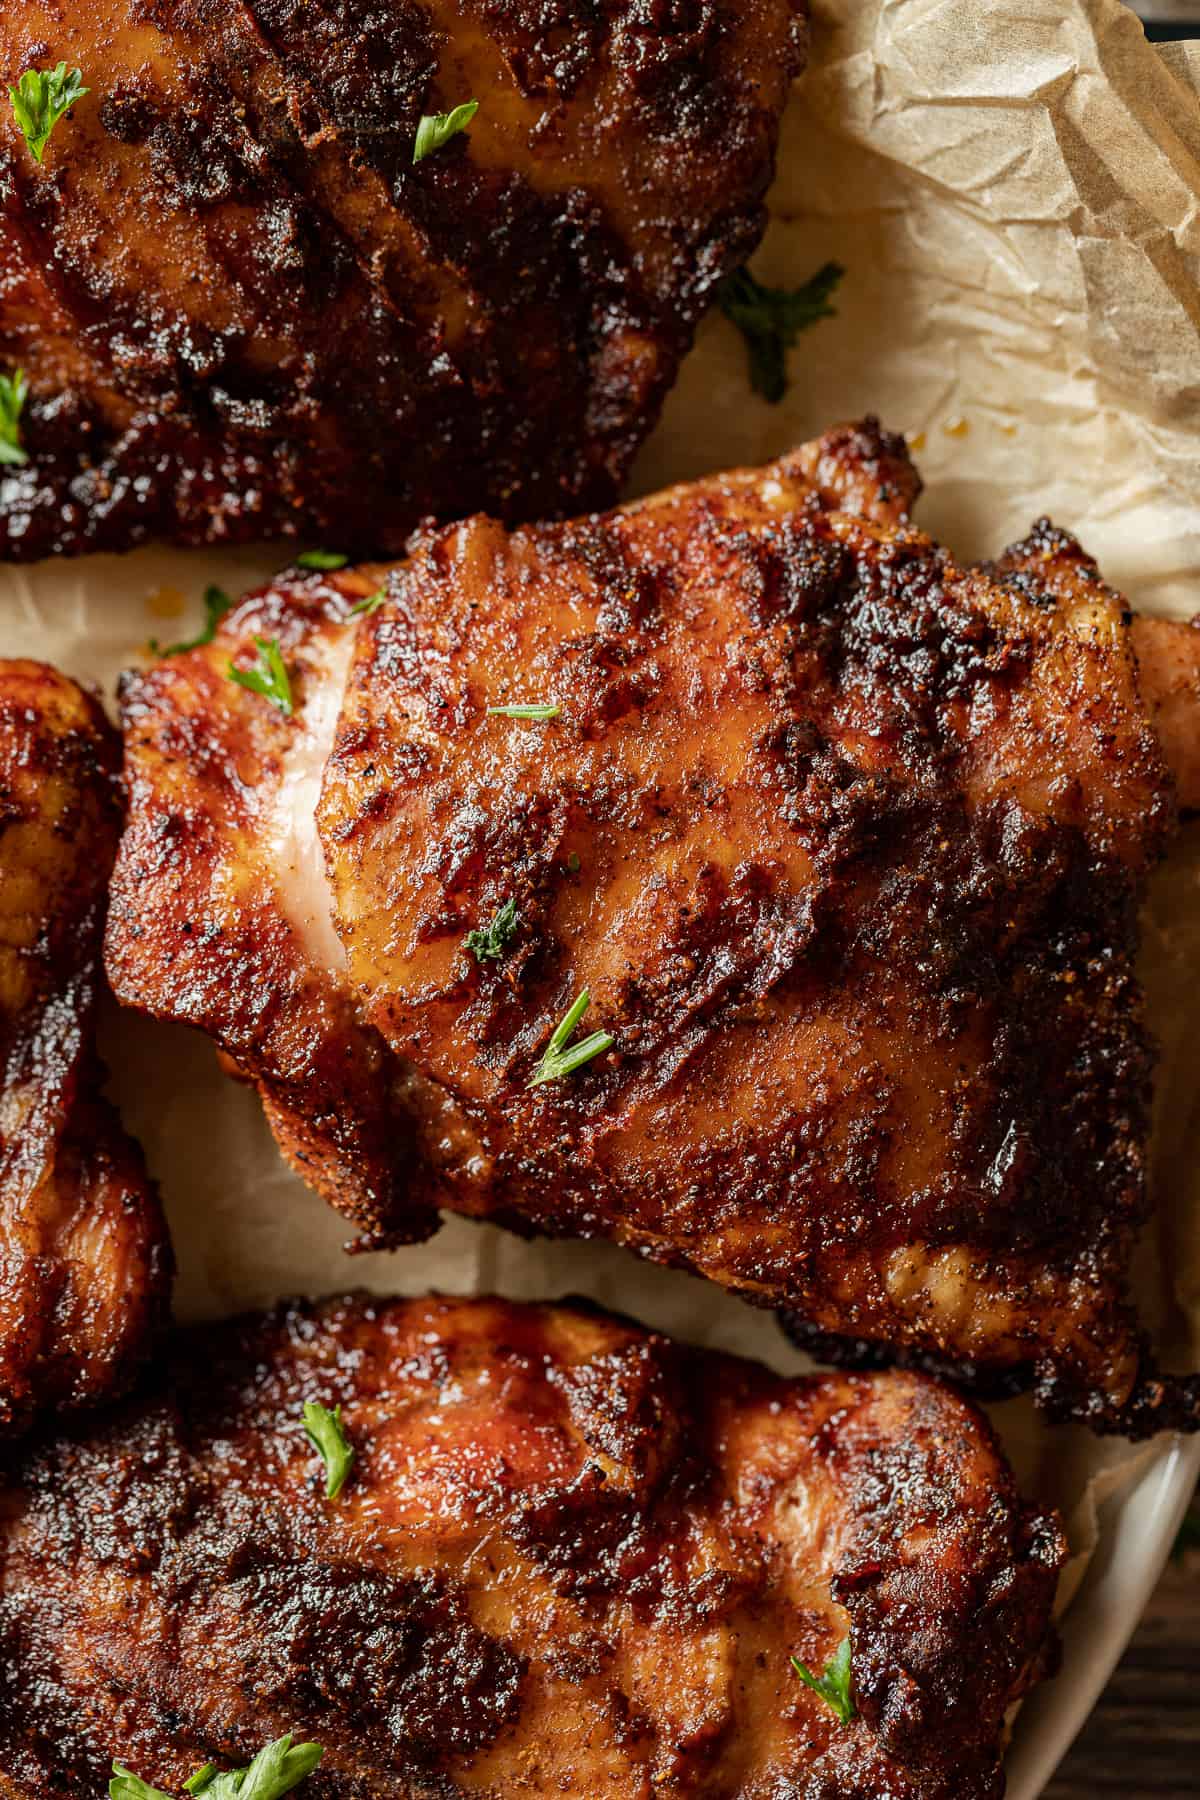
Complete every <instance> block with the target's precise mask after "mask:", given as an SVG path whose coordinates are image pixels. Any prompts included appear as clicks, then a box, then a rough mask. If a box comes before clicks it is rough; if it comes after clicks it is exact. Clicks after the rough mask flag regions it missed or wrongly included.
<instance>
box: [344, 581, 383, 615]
mask: <svg viewBox="0 0 1200 1800" xmlns="http://www.w3.org/2000/svg"><path fill="white" fill-rule="evenodd" d="M386 599H387V589H386V588H385V587H377V588H376V589H375V592H374V593H373V594H368V595H367V597H366V599H365V600H360V601H359V602H358V605H357V606H352V607H351V608H350V611H349V614H348V615H347V616H348V617H349V618H351V619H369V618H370V616H371V614H372V613H377V612H378V611H379V609H380V607H381V606H382V605H383V603H384V601H385V600H386Z"/></svg>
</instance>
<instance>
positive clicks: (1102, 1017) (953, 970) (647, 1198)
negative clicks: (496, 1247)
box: [108, 424, 1200, 1431]
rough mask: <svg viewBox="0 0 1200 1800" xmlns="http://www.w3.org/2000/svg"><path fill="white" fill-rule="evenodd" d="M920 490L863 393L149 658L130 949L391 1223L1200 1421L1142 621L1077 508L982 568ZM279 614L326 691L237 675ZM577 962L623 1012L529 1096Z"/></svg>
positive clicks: (299, 1143) (284, 1134)
mask: <svg viewBox="0 0 1200 1800" xmlns="http://www.w3.org/2000/svg"><path fill="white" fill-rule="evenodd" d="M917 487H918V482H917V477H916V474H915V471H914V470H913V468H912V465H911V463H910V462H909V461H908V458H907V455H906V453H905V451H904V447H903V445H902V444H901V443H900V442H899V441H898V440H895V439H891V438H888V437H887V436H886V435H884V434H881V433H880V431H879V429H878V427H877V426H874V425H871V424H869V425H867V426H865V427H848V428H845V429H842V430H840V431H837V432H833V433H831V434H829V436H827V437H826V438H824V439H821V440H819V441H817V442H816V443H814V444H810V445H808V446H805V447H803V448H802V449H800V450H798V451H796V452H795V453H794V454H793V455H791V456H789V457H785V458H784V459H783V460H782V461H781V462H779V463H777V464H774V465H771V466H770V467H768V468H766V469H762V470H755V471H747V472H743V473H740V474H733V475H728V476H720V477H716V478H713V479H711V480H708V481H704V482H700V483H697V484H695V485H693V486H688V487H682V488H678V489H675V490H673V491H670V492H668V493H666V494H664V495H660V496H658V497H656V498H655V499H653V500H650V501H646V502H642V503H639V504H637V505H635V506H632V507H630V508H628V509H625V510H623V511H621V512H617V513H613V514H609V515H604V516H599V517H591V518H586V519H583V520H581V521H577V522H574V523H572V524H568V525H562V526H548V527H537V528H534V529H530V530H525V531H518V532H514V533H511V534H510V533H508V532H506V531H505V530H504V528H503V527H502V526H500V525H498V524H496V523H494V522H492V521H490V520H488V519H483V518H477V519H472V520H469V521H467V522H466V523H464V524H461V525H458V526H455V527H453V528H451V529H449V530H445V531H441V532H431V533H428V534H426V535H425V536H424V537H422V538H421V539H420V540H419V541H418V542H417V543H416V544H415V545H414V548H413V551H412V555H411V557H410V559H409V560H408V561H407V562H406V563H404V564H401V565H399V566H397V567H396V568H394V569H393V570H392V571H391V572H390V574H389V575H388V576H387V595H386V602H385V603H384V604H382V605H380V606H378V607H374V606H373V605H372V606H368V607H366V608H362V609H361V610H360V611H359V613H358V614H357V615H356V616H352V615H351V607H352V604H355V603H358V604H360V607H361V599H362V596H364V595H369V594H370V592H371V591H372V590H373V589H374V588H375V586H376V584H377V583H379V582H380V581H382V580H383V579H384V573H383V572H382V571H380V570H378V569H371V570H366V571H361V572H359V573H358V574H355V575H346V576H341V577H334V578H333V579H332V580H328V581H323V580H320V579H313V580H309V581H302V580H299V579H296V578H292V577H285V578H284V579H283V580H281V581H280V582H278V583H277V584H276V585H275V586H273V587H271V588H269V589H267V590H265V591H263V592H261V593H259V594H255V595H251V596H249V597H248V598H247V599H246V600H245V601H244V602H243V603H242V605H241V606H240V607H239V608H238V609H237V610H236V611H235V612H234V613H233V614H231V615H230V617H229V619H228V621H227V622H226V625H225V627H224V629H223V631H222V633H221V635H220V636H219V637H218V639H217V642H216V643H215V644H214V645H213V646H212V647H211V648H210V649H207V650H204V651H198V652H196V653H195V654H194V655H192V656H188V657H180V658H177V659H175V660H173V661H171V662H168V663H165V664H162V665H160V666H159V667H157V668H155V669H153V670H152V671H150V672H149V673H148V674H145V675H142V676H138V677H136V678H132V679H131V680H130V681H129V683H128V686H127V690H126V694H125V722H126V744H127V770H128V779H129V782H130V793H131V812H130V820H129V827H128V830H127V833H126V836H125V839H124V842H123V845H122V849H121V853H120V857H119V860H118V866H117V872H116V877H115V889H114V901H113V909H112V916H111V924H110V930H109V939H108V960H109V968H110V974H111V977H112V980H113V982H114V985H115V987H116V989H117V991H118V993H119V994H120V995H121V997H122V998H123V999H124V1000H125V1001H126V1002H128V1003H130V1004H132V1005H136V1006H142V1007H145V1008H148V1009H149V1010H151V1011H154V1012H157V1013H161V1014H164V1015H166V1016H169V1017H172V1018H179V1019H184V1020H186V1021H188V1022H190V1023H192V1024H195V1025H198V1026H200V1027H201V1028H203V1029H205V1030H207V1031H209V1032H210V1033H212V1035H213V1036H214V1037H215V1038H216V1039H217V1041H218V1043H219V1044H220V1046H221V1048H222V1049H223V1050H224V1051H225V1052H226V1053H227V1054H229V1055H230V1056H232V1057H233V1058H234V1059H235V1061H236V1062H237V1063H238V1064H239V1065H240V1066H241V1068H242V1069H243V1070H244V1071H245V1073H246V1074H247V1075H248V1076H249V1077H250V1078H251V1079H252V1080H255V1081H256V1082H257V1083H258V1084H259V1086H260V1089H261V1091H262V1094H263V1097H264V1101H265V1103H266V1105H267V1109H268V1113H269V1115H270V1117H271V1121H272V1124H273V1126H274V1128H275V1130H276V1133H277V1135H278V1137H279V1139H280V1142H281V1144H282V1145H283V1147H284V1149H285V1151H286V1152H287V1154H288V1155H289V1156H290V1157H291V1159H292V1160H293V1162H294V1163H295V1164H296V1166H297V1167H299V1168H300V1169H301V1170H302V1172H303V1173H304V1174H305V1175H306V1176H307V1177H308V1179H309V1180H310V1181H311V1182H312V1183H313V1184H314V1185H315V1186H316V1187H318V1188H319V1189H320V1190H321V1191H322V1192H324V1193H325V1194H327V1196H328V1197H329V1198H330V1199H331V1200H332V1201H333V1202H334V1203H335V1204H336V1205H338V1206H340V1207H341V1208H342V1209H343V1210H344V1211H345V1212H346V1213H347V1214H349V1215H350V1216H351V1217H352V1218H354V1219H356V1220H357V1221H359V1222H360V1223H361V1224H362V1225H363V1226H364V1227H366V1229H367V1230H368V1232H370V1233H372V1234H374V1235H375V1236H376V1237H384V1238H387V1237H391V1238H392V1239H393V1240H394V1241H395V1240H399V1239H401V1238H404V1237H418V1236H422V1235H425V1234H427V1233H428V1232H429V1231H431V1230H432V1229H433V1227H434V1224H435V1219H436V1209H437V1208H438V1207H451V1208H453V1209H455V1210H457V1211H460V1212H464V1213H467V1214H471V1215H473V1216H476V1217H479V1218H489V1219H494V1220H498V1221H500V1222H502V1223H504V1224H506V1225H509V1226H511V1227H512V1228H514V1229H516V1230H518V1231H525V1232H546V1233H554V1234H563V1235H570V1236H577V1237H584V1238H587V1237H602V1236H603V1237H612V1238H615V1239H616V1240H617V1241H618V1242H621V1243H623V1244H626V1245H628V1246H629V1247H631V1248H634V1249H636V1250H638V1251H640V1252H641V1253H642V1254H643V1255H645V1256H648V1257H652V1258H654V1259H656V1260H658V1261H662V1262H665V1263H672V1264H678V1265H682V1266H685V1267H688V1268H691V1269H693V1270H696V1271H699V1272H700V1273H702V1274H705V1275H707V1276H709V1277H710V1278H712V1279H714V1280H716V1281H719V1282H721V1283H723V1284H724V1285H726V1286H728V1287H730V1288H733V1289H735V1290H736V1291H738V1292H739V1293H742V1294H744V1295H746V1296H747V1297H749V1298H751V1299H754V1300H757V1301H759V1302H760V1303H763V1304H767V1305H775V1306H781V1307H787V1308H790V1309H792V1310H793V1311H794V1312H795V1313H796V1314H798V1315H799V1316H800V1318H801V1319H802V1320H803V1321H804V1322H805V1328H806V1329H807V1330H808V1331H809V1332H810V1333H818V1334H822V1335H823V1336H824V1337H825V1338H826V1339H828V1338H829V1336H830V1335H831V1334H832V1336H834V1337H836V1338H838V1339H843V1340H866V1341H869V1342H874V1343H881V1344H883V1345H886V1346H887V1347H888V1350H889V1353H897V1352H899V1353H904V1352H909V1353H913V1354H916V1355H919V1356H922V1357H930V1356H933V1357H937V1358H940V1359H941V1360H942V1361H943V1362H945V1363H949V1364H952V1365H954V1366H955V1367H956V1368H958V1369H959V1370H962V1371H966V1372H970V1373H972V1374H973V1375H975V1376H976V1377H978V1378H980V1379H988V1380H991V1381H993V1382H1002V1383H1005V1384H1008V1385H1013V1384H1016V1385H1020V1384H1022V1383H1025V1384H1028V1383H1030V1382H1033V1383H1036V1385H1037V1387H1038V1389H1039V1391H1040V1394H1041V1398H1042V1400H1043V1402H1044V1404H1046V1405H1047V1406H1049V1407H1051V1408H1053V1409H1055V1410H1056V1411H1058V1412H1060V1413H1067V1414H1070V1415H1072V1416H1080V1417H1086V1418H1088V1419H1090V1420H1091V1421H1092V1422H1093V1423H1096V1424H1098V1425H1102V1426H1107V1427H1110V1428H1116V1427H1118V1426H1119V1427H1121V1428H1125V1429H1131V1430H1138V1431H1145V1430H1151V1429H1154V1428H1156V1427H1157V1426H1159V1425H1165V1424H1167V1423H1176V1422H1179V1423H1195V1421H1196V1414H1197V1406H1198V1396H1197V1391H1196V1384H1195V1383H1192V1384H1191V1385H1190V1386H1189V1385H1187V1384H1185V1385H1183V1386H1182V1387H1181V1386H1179V1385H1169V1384H1168V1385H1162V1384H1159V1383H1158V1381H1157V1379H1156V1378H1153V1377H1152V1375H1151V1374H1150V1371H1149V1366H1148V1364H1147V1362H1146V1360H1145V1353H1144V1347H1143V1345H1142V1342H1141V1338H1140V1335H1139V1332H1138V1329H1137V1323H1136V1319H1135V1317H1134V1315H1133V1312H1132V1309H1131V1307H1130V1304H1129V1302H1128V1299H1127V1296H1126V1283H1125V1278H1126V1270H1127V1266H1128V1262H1129V1257H1130V1254H1131V1249H1132V1244H1133V1239H1134V1235H1135V1233H1136V1230H1137V1228H1138V1226H1139V1224H1140V1222H1141V1220H1142V1218H1143V1216H1144V1212H1145V1206H1146V1199H1145V1190H1144V1180H1143V1150H1144V1140H1145V1133H1146V1107H1147V1097H1148V1082H1149V1073H1150V1055H1149V1047H1148V1043H1147V1039H1146V1035H1145V1032H1144V1029H1143V1025H1142V1020H1141V1001H1140V996H1139V992H1138V989H1137V985H1136V982H1135V980H1134V976H1133V968H1132V955H1133V950H1134V947H1135V941H1136V912H1137V904H1138V901H1139V898H1140V896H1141V893H1142V891H1143V887H1144V883H1145V879H1146V875H1147V873H1148V871H1149V869H1150V868H1151V866H1152V865H1153V863H1154V862H1155V861H1156V859H1157V858H1158V856H1159V854H1160V852H1161V850H1162V848H1163V846H1164V844H1165V842H1166V840H1167V837H1168V834H1169V831H1170V829H1171V825H1172V821H1173V817H1174V811H1175V795H1174V792H1173V787H1172V779H1171V775H1170V772H1169V770H1168V767H1167V764H1166V762H1165V760H1164V754H1163V747H1162V745H1161V744H1160V742H1159V739H1158V737H1157V735H1156V733H1155V731H1154V730H1153V729H1152V726H1151V712H1152V707H1151V704H1150V701H1149V700H1148V699H1147V698H1146V696H1144V695H1143V693H1142V691H1141V689H1140V687H1139V672H1138V666H1137V662H1136V659H1135V656H1134V652H1133V649H1132V646H1131V638H1130V626H1129V615H1128V613H1127V612H1126V610H1125V609H1124V607H1123V603H1122V602H1121V600H1120V598H1119V597H1118V596H1117V595H1115V594H1113V593H1112V592H1111V590H1109V589H1107V588H1106V587H1105V586H1104V585H1103V583H1102V582H1101V581H1100V579H1099V576H1098V575H1097V573H1096V570H1095V567H1094V565H1093V564H1092V563H1090V562H1089V560H1088V559H1087V558H1086V557H1085V556H1084V555H1083V553H1082V552H1081V551H1080V550H1079V547H1078V546H1077V545H1076V544H1075V543H1074V542H1073V540H1071V539H1069V538H1067V537H1065V536H1064V535H1062V534H1060V533H1056V532H1055V531H1054V530H1053V529H1052V528H1051V527H1049V526H1042V527H1039V528H1038V530H1037V531H1036V532H1035V534H1034V535H1033V537H1031V538H1030V540H1029V541H1028V542H1027V543H1026V544H1024V545H1021V546H1018V547H1017V548H1016V549H1015V550H1014V551H1012V552H1011V553H1010V554H1009V556H1008V557H1007V558H1006V559H1004V560H1003V561H1002V562H1001V563H999V564H997V565H996V566H995V567H994V568H991V569H986V570H985V569H967V568H961V567H959V566H958V565H956V564H955V563H954V561H953V560H952V558H951V557H950V556H949V554H948V553H947V552H946V551H944V550H942V549H940V548H939V547H938V546H937V545H935V544H933V543H932V542H931V541H930V540H929V539H928V538H927V537H925V536H924V535H923V534H922V533H921V532H919V531H918V530H916V529H915V527H914V526H913V525H912V524H911V523H910V522H909V520H908V512H909V508H910V505H911V503H912V501H913V500H914V499H915V496H916V492H917ZM1178 629H1179V632H1180V635H1181V637H1183V638H1185V639H1188V640H1190V642H1191V643H1200V634H1197V633H1194V632H1192V633H1188V632H1187V631H1186V630H1185V628H1182V627H1181V628H1178ZM256 637H257V638H259V639H260V640H264V641H268V642H269V641H272V640H278V643H279V646H280V653H281V655H282V657H283V660H284V662H285V664H286V667H287V670H288V673H289V680H290V691H291V696H292V699H293V700H294V705H295V711H294V713H293V714H292V716H290V717H288V716H284V714H283V713H282V712H281V711H280V710H279V709H278V708H277V707H275V706H273V705H272V704H271V703H270V702H269V701H268V700H266V699H264V698H262V697H260V696H258V695H254V694H250V693H247V692H246V691H245V690H244V689H243V688H241V687H239V686H238V685H236V684H235V683H234V682H232V681H231V680H230V679H229V673H228V671H229V666H230V662H231V659H233V660H235V661H236V662H237V663H238V665H239V667H244V666H245V665H247V663H248V662H249V661H251V660H252V658H253V656H254V654H255V651H254V639H255V638H256ZM528 704H532V705H535V706H536V705H538V704H541V705H542V706H549V707H551V708H552V709H553V708H557V709H558V710H557V712H556V713H555V715H554V716H553V717H551V718H548V719H526V718H512V717H509V716H507V715H504V714H502V713H497V712H496V711H495V710H494V709H496V708H502V707H504V706H509V705H518V706H520V705H528ZM1177 723H1178V721H1177ZM506 907H509V908H510V915H511V912H513V911H515V921H513V926H512V929H511V931H509V932H508V933H507V934H506V935H505V937H504V942H503V943H502V945H500V946H499V952H498V954H496V955H494V956H490V955H488V954H486V952H485V954H484V955H483V956H482V957H481V956H479V955H477V954H476V952H475V951H474V950H473V949H472V948H471V947H470V946H469V945H468V941H467V940H468V937H469V934H471V933H472V932H475V933H481V932H483V933H486V931H487V929H488V927H489V925H491V924H492V922H493V921H495V920H496V919H497V918H498V917H500V916H501V915H502V914H503V912H504V909H505V908H506ZM473 941H474V942H475V943H476V944H478V943H479V939H478V938H476V939H475V940H473ZM585 991H586V992H587V993H588V994H589V995H590V1006H589V1009H588V1011H587V1013H586V1015H585V1016H584V1017H583V1018H582V1020H581V1021H580V1022H579V1024H578V1027H577V1029H576V1033H575V1041H579V1040H580V1039H582V1038H583V1037H584V1036H585V1035H586V1034H588V1033H590V1032H592V1031H593V1030H600V1031H603V1032H605V1033H607V1034H609V1035H610V1036H611V1039H612V1043H611V1046H610V1047H608V1048H606V1049H604V1050H603V1051H602V1052H601V1053H600V1054H597V1055H594V1056H593V1057H591V1059H590V1060H588V1061H586V1062H585V1063H584V1064H583V1065H582V1066H580V1067H578V1068H575V1069H574V1070H573V1072H570V1073H568V1074H566V1075H564V1076H563V1077H562V1078H561V1079H556V1080H550V1081H545V1082H540V1083H538V1084H536V1085H534V1081H535V1077H536V1076H537V1075H538V1073H539V1071H540V1070H542V1069H543V1068H544V1061H543V1059H544V1058H545V1056H546V1053H547V1050H548V1048H549V1047H550V1044H551V1041H552V1034H553V1032H554V1030H555V1027H556V1025H557V1024H558V1023H559V1022H560V1021H562V1020H563V1019H564V1016H565V1015H566V1014H567V1013H568V1011H569V1009H570V1008H571V1006H572V1003H573V1002H575V1000H576V998H577V996H579V995H580V994H581V993H583V992H585Z"/></svg>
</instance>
